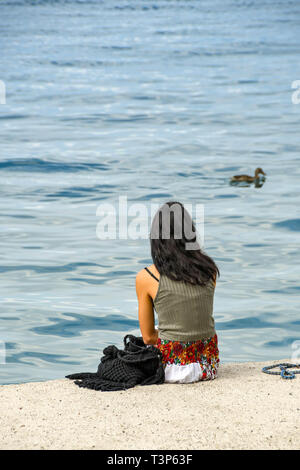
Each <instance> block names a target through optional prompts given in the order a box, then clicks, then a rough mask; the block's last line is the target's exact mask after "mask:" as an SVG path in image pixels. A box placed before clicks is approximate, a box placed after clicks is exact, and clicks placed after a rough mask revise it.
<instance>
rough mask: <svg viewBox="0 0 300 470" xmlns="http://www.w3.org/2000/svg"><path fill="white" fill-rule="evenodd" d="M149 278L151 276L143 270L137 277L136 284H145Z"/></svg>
mask: <svg viewBox="0 0 300 470" xmlns="http://www.w3.org/2000/svg"><path fill="white" fill-rule="evenodd" d="M148 277H149V274H148V273H147V271H146V269H141V270H140V271H139V272H138V273H137V275H136V278H135V280H136V283H137V284H144V283H145V282H146V281H147V279H148Z"/></svg>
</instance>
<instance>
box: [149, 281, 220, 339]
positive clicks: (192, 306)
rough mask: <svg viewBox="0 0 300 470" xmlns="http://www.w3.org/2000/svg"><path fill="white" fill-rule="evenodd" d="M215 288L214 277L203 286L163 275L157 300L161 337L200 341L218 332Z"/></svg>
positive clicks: (155, 300) (155, 305) (156, 308)
mask: <svg viewBox="0 0 300 470" xmlns="http://www.w3.org/2000/svg"><path fill="white" fill-rule="evenodd" d="M214 291H215V285H214V282H213V280H212V279H210V280H209V281H208V283H207V284H206V285H205V286H201V285H193V284H189V283H187V282H184V281H173V280H172V279H170V278H168V277H167V276H165V275H161V276H160V279H159V287H158V291H157V294H156V297H155V299H154V302H153V303H154V308H155V310H156V312H157V316H158V330H159V337H160V338H161V339H164V340H172V341H197V340H201V339H206V338H209V337H212V336H214V335H215V334H216V331H215V323H214V319H213V299H214Z"/></svg>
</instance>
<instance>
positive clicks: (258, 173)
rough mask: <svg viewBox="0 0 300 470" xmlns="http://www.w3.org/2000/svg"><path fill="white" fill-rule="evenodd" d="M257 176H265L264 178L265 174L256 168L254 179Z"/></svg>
mask: <svg viewBox="0 0 300 470" xmlns="http://www.w3.org/2000/svg"><path fill="white" fill-rule="evenodd" d="M258 175H265V176H266V173H265V172H264V171H263V170H262V168H256V170H255V178H257V177H258Z"/></svg>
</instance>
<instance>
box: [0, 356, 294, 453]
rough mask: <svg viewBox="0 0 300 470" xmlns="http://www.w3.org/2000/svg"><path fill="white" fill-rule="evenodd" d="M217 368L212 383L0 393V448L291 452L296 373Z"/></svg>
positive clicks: (38, 386) (28, 387) (65, 383)
mask: <svg viewBox="0 0 300 470" xmlns="http://www.w3.org/2000/svg"><path fill="white" fill-rule="evenodd" d="M278 362H289V360H286V359H284V360H278V361H273V362H264V363H258V362H257V363H253V362H252V363H251V362H249V363H242V364H224V365H221V366H220V372H219V377H218V378H217V379H216V380H214V381H208V382H198V383H195V384H187V385H181V384H176V385H175V384H174V385H173V384H163V385H151V386H146V387H141V386H139V387H135V388H133V389H130V390H127V391H122V392H96V391H93V390H87V389H81V388H79V387H77V386H76V385H75V384H74V383H73V382H72V381H69V380H67V379H63V380H53V381H49V382H38V383H36V382H35V383H26V384H20V385H4V386H1V387H0V417H1V427H0V447H1V449H109V450H110V449H112V450H114V449H118V450H121V449H122V450H125V449H157V450H160V449H299V447H300V432H299V415H300V393H299V392H300V375H297V376H296V378H295V379H294V380H283V379H282V378H281V377H279V376H270V375H266V374H263V373H262V372H261V368H262V367H263V366H264V365H269V364H274V363H278Z"/></svg>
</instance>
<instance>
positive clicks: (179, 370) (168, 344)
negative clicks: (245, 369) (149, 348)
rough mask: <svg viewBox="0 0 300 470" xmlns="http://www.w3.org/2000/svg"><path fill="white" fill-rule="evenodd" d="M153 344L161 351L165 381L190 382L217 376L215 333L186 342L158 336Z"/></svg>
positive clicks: (217, 356)
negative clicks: (205, 337) (211, 335)
mask: <svg viewBox="0 0 300 470" xmlns="http://www.w3.org/2000/svg"><path fill="white" fill-rule="evenodd" d="M155 346H156V347H157V348H158V349H159V350H160V351H161V353H162V361H163V364H164V367H165V382H168V383H191V382H198V381H199V380H211V379H215V378H216V377H217V371H218V366H219V362H220V361H219V350H218V337H217V335H215V336H213V337H211V338H208V339H205V340H199V341H189V342H187V343H182V342H180V341H168V340H163V339H160V338H158V341H157V344H156V345H155Z"/></svg>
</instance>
